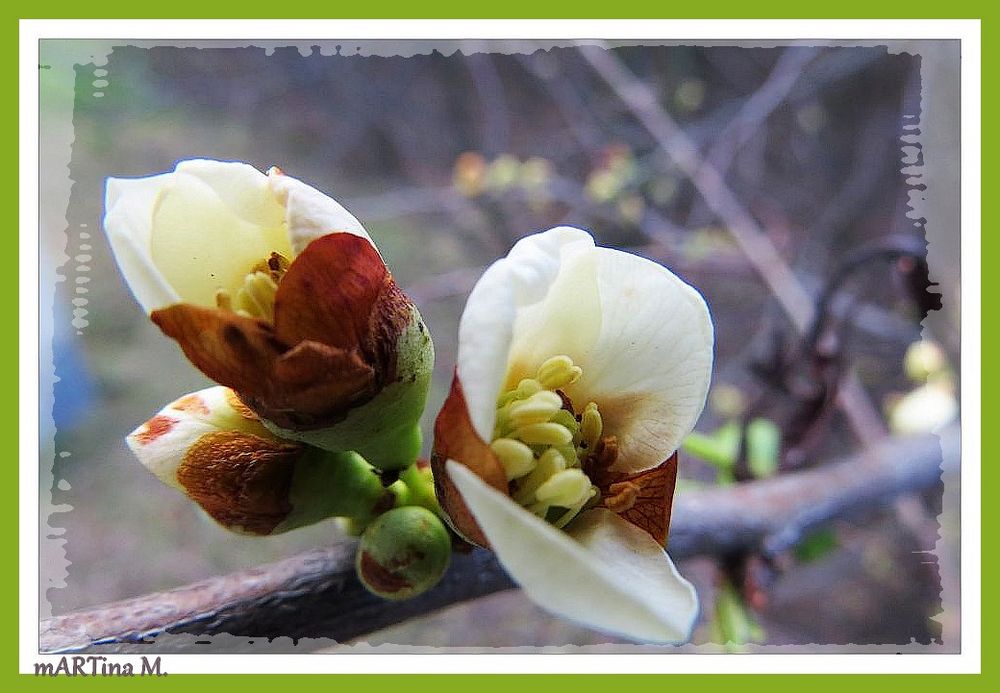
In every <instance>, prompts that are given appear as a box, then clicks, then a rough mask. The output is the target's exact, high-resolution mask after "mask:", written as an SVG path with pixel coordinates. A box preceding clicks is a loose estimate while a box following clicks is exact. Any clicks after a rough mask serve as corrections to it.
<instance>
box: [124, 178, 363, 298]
mask: <svg viewBox="0 0 1000 693" xmlns="http://www.w3.org/2000/svg"><path fill="white" fill-rule="evenodd" d="M104 210H105V215H104V228H105V230H106V231H107V234H108V239H109V240H110V241H111V248H112V250H113V251H114V254H115V260H117V262H118V266H119V267H120V268H121V271H122V274H123V275H124V276H125V280H126V281H127V282H128V285H129V287H130V288H131V289H132V292H133V293H134V294H135V297H136V299H137V300H138V301H139V303H140V304H141V305H142V307H143V308H144V309H145V310H146V312H147V313H152V312H153V311H154V310H156V309H158V308H165V307H167V306H170V305H173V304H175V303H192V304H195V305H201V306H210V307H215V306H216V295H217V293H218V291H219V290H224V291H227V292H228V293H229V294H230V296H233V297H235V296H236V294H237V293H238V292H239V290H240V289H241V288H242V287H243V283H244V279H245V278H246V276H247V274H248V273H250V270H251V268H252V267H253V266H254V265H255V264H257V263H259V262H260V261H261V260H264V259H266V258H268V257H270V254H271V253H272V252H276V253H279V254H280V255H282V256H284V257H285V258H287V259H288V260H289V261H291V260H293V259H294V258H295V257H296V256H298V255H299V254H300V253H302V251H303V250H305V248H306V246H308V245H309V243H311V242H312V241H314V240H316V239H317V238H320V237H322V236H325V235H327V234H329V233H334V232H346V233H351V234H354V235H356V236H360V237H361V238H364V239H365V240H367V241H368V242H369V243H371V244H372V247H373V248H374V243H373V242H372V239H371V237H370V236H369V235H368V233H367V232H366V231H365V229H364V227H363V226H362V225H361V223H360V222H359V221H358V220H357V219H356V218H355V217H354V216H353V215H352V214H351V213H350V212H348V211H347V210H346V209H344V208H343V207H342V206H341V205H340V204H339V203H338V202H337V201H336V200H334V199H332V198H330V197H327V196H326V195H324V194H323V193H321V192H320V191H318V190H316V189H315V188H312V187H310V186H308V185H306V184H305V183H303V182H301V181H299V180H296V179H295V178H292V177H290V176H286V175H284V174H283V173H282V172H281V171H280V170H278V169H277V168H272V169H271V170H269V171H268V172H267V175H265V174H263V173H261V172H260V171H258V170H257V169H255V168H254V167H253V166H250V165H249V164H244V163H240V162H235V161H213V160H210V159H191V160H187V161H181V162H179V163H178V164H177V167H176V168H175V169H174V170H173V171H171V172H170V173H163V174H160V175H155V176H148V177H145V178H109V179H108V181H107V187H106V191H105V200H104Z"/></svg>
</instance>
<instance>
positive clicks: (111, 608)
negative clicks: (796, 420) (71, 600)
mask: <svg viewBox="0 0 1000 693" xmlns="http://www.w3.org/2000/svg"><path fill="white" fill-rule="evenodd" d="M942 451H943V456H942ZM958 456H959V433H958V428H957V426H956V427H952V428H950V429H948V430H947V431H945V432H944V433H943V434H942V436H941V437H940V442H939V440H938V438H936V437H934V436H921V437H916V438H909V439H893V440H889V441H886V442H884V443H882V444H880V445H878V446H876V447H875V448H872V449H871V450H869V451H867V452H865V453H863V454H860V455H857V456H855V457H852V458H849V459H846V460H843V461H840V462H834V463H830V464H826V465H822V466H820V467H817V468H814V469H810V470H808V471H802V472H796V473H793V474H786V475H782V476H779V477H775V478H773V479H768V480H766V481H755V482H751V483H746V484H740V485H737V486H730V487H723V488H709V489H704V490H697V491H689V492H686V493H681V494H678V497H677V501H676V505H675V507H674V520H673V525H672V527H671V533H670V553H671V555H672V556H673V557H674V558H685V557H690V556H694V555H698V554H719V553H726V552H730V551H733V550H735V549H742V550H763V551H765V552H778V551H782V550H785V549H787V548H789V547H791V546H793V545H794V544H795V543H796V542H797V541H798V540H799V539H800V538H801V537H802V536H803V534H805V533H807V532H808V531H809V530H811V529H813V528H815V527H817V526H819V525H822V524H824V523H826V522H829V521H830V520H833V519H835V518H840V517H844V516H847V515H850V514H852V513H854V512H856V511H859V510H862V509H872V508H876V507H878V506H881V505H884V504H886V503H888V502H889V501H891V500H892V499H894V498H896V497H898V496H901V495H904V494H906V493H910V492H913V491H917V490H921V489H925V488H928V487H929V486H931V485H933V484H935V483H938V481H939V480H940V478H941V473H942V464H943V467H944V469H945V470H950V469H954V468H955V467H956V466H957V460H958ZM353 548H354V547H353V544H346V545H341V546H338V547H334V548H331V549H320V550H314V551H309V552H306V553H303V554H300V555H298V556H295V557H292V558H289V559H286V560H284V561H281V562H279V563H274V564H271V565H266V566H262V567H260V568H255V569H252V570H246V571H242V572H239V573H234V574H232V575H226V576H222V577H216V578H211V579H208V580H203V581H201V582H198V583H195V584H192V585H188V586H187V587H182V588H179V589H176V590H171V591H169V592H161V593H157V594H150V595H146V596H143V597H138V598H135V599H129V600H126V601H122V602H117V603H114V604H108V605H105V606H101V607H97V608H94V609H88V610H86V611H78V612H74V613H70V614H66V615H64V616H57V617H55V618H51V619H48V620H45V621H43V622H42V623H41V626H40V628H41V633H40V642H39V645H40V649H41V650H42V651H48V652H66V651H80V650H84V649H86V650H101V651H102V652H144V653H149V652H152V651H170V652H178V651H185V652H191V651H195V652H197V651H206V652H207V651H211V652H215V653H217V652H220V651H240V652H247V651H253V652H258V651H262V650H268V651H273V650H274V649H275V648H276V647H277V648H279V649H282V648H283V649H284V650H286V651H287V650H290V649H291V648H292V646H293V644H294V641H295V640H298V639H302V638H326V639H332V640H336V641H345V640H348V639H351V638H355V637H358V636H361V635H364V634H365V633H370V632H372V631H375V630H377V629H379V628H383V627H386V626H389V625H392V624H394V623H399V622H402V621H405V620H406V619H408V618H412V617H414V616H418V615H421V614H425V613H429V612H431V611H435V610H437V609H440V608H443V607H445V606H448V605H450V604H455V603H458V602H462V601H465V600H469V599H474V598H476V597H480V596H483V595H486V594H490V593H492V592H497V591H499V590H502V589H507V588H509V587H512V586H513V584H512V583H511V582H510V580H509V578H507V576H506V575H505V573H504V572H503V570H502V569H501V568H500V566H499V565H498V564H497V563H496V561H495V560H494V559H493V557H492V555H491V554H489V553H487V552H485V551H482V550H476V551H474V552H472V553H471V554H466V555H462V554H456V555H455V557H454V560H453V564H452V567H451V569H450V570H449V571H448V574H447V575H446V576H445V578H444V580H442V582H441V584H439V585H438V586H437V587H435V588H434V589H433V590H431V591H430V592H428V593H427V594H425V595H423V596H421V597H418V598H416V599H413V600H410V601H407V602H400V603H393V602H386V601H383V600H381V599H378V598H377V597H373V596H372V595H370V594H368V593H367V592H366V591H365V590H364V589H363V588H362V587H361V585H360V584H359V583H358V581H357V579H356V578H355V577H354V569H353ZM219 634H229V636H232V637H228V638H221V639H220V638H216V639H214V640H213V641H211V642H210V641H209V640H207V639H206V637H205V636H210V635H219ZM199 636H200V637H201V639H199ZM276 637H284V638H290V640H287V641H281V642H278V643H274V642H271V643H268V642H267V639H268V638H276ZM255 638H256V640H254V639H255ZM143 643H148V644H143ZM286 643H287V644H286ZM209 645H210V646H209Z"/></svg>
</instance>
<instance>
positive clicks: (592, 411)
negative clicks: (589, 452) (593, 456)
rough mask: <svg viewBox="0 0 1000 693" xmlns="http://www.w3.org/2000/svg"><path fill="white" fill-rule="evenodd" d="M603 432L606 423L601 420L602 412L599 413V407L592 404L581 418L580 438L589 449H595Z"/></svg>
mask: <svg viewBox="0 0 1000 693" xmlns="http://www.w3.org/2000/svg"><path fill="white" fill-rule="evenodd" d="M603 431H604V421H603V420H602V419H601V412H599V411H597V405H596V404H594V403H593V402H591V403H590V404H588V405H587V406H586V407H585V408H584V410H583V414H582V416H581V418H580V436H581V437H582V438H583V442H585V443H586V444H587V447H588V448H591V449H593V447H594V444H595V443H597V441H598V440H600V438H601V433H602V432H603Z"/></svg>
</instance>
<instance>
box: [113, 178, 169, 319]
mask: <svg viewBox="0 0 1000 693" xmlns="http://www.w3.org/2000/svg"><path fill="white" fill-rule="evenodd" d="M172 177H173V174H172V173H164V174H161V175H158V176H149V177H147V178H108V180H107V183H106V186H105V193H104V232H105V234H107V237H108V242H109V243H110V244H111V252H112V253H113V254H114V257H115V262H117V263H118V267H119V269H120V270H121V273H122V276H124V277H125V281H126V282H127V284H128V286H129V288H130V289H131V290H132V293H133V294H134V295H135V297H136V300H137V301H139V305H141V306H142V308H143V310H145V311H146V312H147V313H151V312H152V311H154V310H156V309H157V308H163V307H165V306H168V305H171V304H174V303H177V302H178V301H179V300H180V299H179V298H178V296H177V292H176V291H174V289H173V288H172V287H171V286H170V284H169V283H168V282H167V280H166V279H165V278H164V277H163V275H162V274H161V273H160V272H159V270H157V269H156V266H155V265H154V264H153V261H152V256H151V248H150V234H151V232H152V220H153V206H154V204H155V202H156V198H157V196H158V195H159V192H160V190H161V189H162V188H163V186H164V185H166V184H168V183H169V181H170V180H171V178H172Z"/></svg>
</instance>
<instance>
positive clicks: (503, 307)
mask: <svg viewBox="0 0 1000 693" xmlns="http://www.w3.org/2000/svg"><path fill="white" fill-rule="evenodd" d="M712 350H713V330H712V323H711V318H710V316H709V312H708V309H707V307H706V305H705V302H704V300H703V299H702V297H701V296H700V295H699V294H698V292H697V291H695V290H694V289H693V288H691V287H690V286H688V285H687V284H685V283H684V282H683V281H681V280H680V279H678V278H677V277H676V276H675V275H674V274H672V273H671V272H670V271H668V270H667V269H665V268H663V267H662V266H660V265H658V264H656V263H654V262H651V261H649V260H646V259H643V258H640V257H637V256H634V255H630V254H628V253H624V252H620V251H616V250H612V249H608V248H600V247H595V245H594V242H593V239H592V238H591V237H590V235H589V234H587V233H586V232H584V231H582V230H580V229H575V228H568V227H560V228H556V229H551V230H549V231H547V232H544V233H540V234H537V235H534V236H530V237H528V238H525V239H523V240H521V241H520V242H518V243H517V244H516V245H515V246H514V248H513V249H512V250H511V251H510V253H509V254H508V256H507V257H506V258H504V259H501V260H499V261H498V262H496V263H494V264H493V265H492V266H491V267H490V268H489V269H487V271H486V273H485V274H484V275H483V277H482V278H481V279H480V281H479V283H478V284H477V285H476V287H475V288H474V289H473V291H472V294H471V295H470V297H469V301H468V303H467V305H466V308H465V312H464V314H463V316H462V321H461V324H460V328H459V348H458V363H457V367H456V372H455V379H454V382H453V385H452V392H451V395H450V396H449V398H448V400H447V401H446V403H445V405H444V408H443V409H442V411H441V414H440V415H439V417H438V420H437V424H436V427H435V444H434V453H435V454H434V458H433V463H434V469H435V481H436V483H437V485H438V494H439V500H441V503H442V506H443V507H444V508H445V510H446V511H447V512H448V514H449V516H450V518H451V520H452V522H453V524H454V526H455V528H456V529H457V530H458V531H459V532H460V533H462V534H463V535H464V536H466V537H467V538H469V539H470V540H472V541H474V542H475V543H478V544H480V545H484V546H489V547H490V548H491V549H492V550H493V551H495V552H496V554H497V557H498V559H499V560H500V562H501V563H502V564H503V565H504V567H505V568H506V569H507V570H508V572H509V573H510V574H511V576H512V577H513V578H514V579H515V580H516V581H517V582H518V583H519V584H520V585H521V586H522V588H523V589H524V591H525V592H526V593H527V594H528V595H529V596H530V597H531V598H532V599H534V600H535V601H536V602H538V603H539V604H540V605H542V606H543V607H545V608H547V609H549V610H551V611H552V612H554V613H556V614H559V615H561V616H565V617H568V618H571V619H574V620H577V621H580V622H582V623H585V624H587V625H590V626H592V627H595V628H598V629H601V630H606V631H610V632H615V633H620V634H623V635H626V636H628V637H631V638H633V639H636V640H642V641H650V642H677V641H683V640H686V639H687V638H688V637H689V634H690V629H691V627H692V626H693V622H694V619H695V617H696V615H697V611H698V607H697V597H696V595H695V593H694V589H693V588H692V586H691V585H690V584H689V583H688V582H687V581H685V580H684V579H683V578H682V577H681V576H680V575H679V574H678V573H677V571H676V569H675V568H674V566H673V564H672V563H671V561H670V559H669V557H668V556H667V554H666V552H665V551H664V549H663V543H664V541H665V538H666V531H667V527H668V525H669V515H670V507H671V501H672V495H673V487H674V481H675V478H676V450H677V448H678V446H679V444H680V442H681V440H682V439H683V437H684V436H685V435H687V434H688V433H689V432H690V431H691V430H692V428H693V427H694V424H695V422H696V421H697V419H698V417H699V415H700V413H701V410H702V408H703V407H704V402H705V397H706V394H707V392H708V385H709V379H710V376H711V368H712V358H713V354H712ZM560 526H562V527H565V530H563V529H559V528H558V527H560Z"/></svg>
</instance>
